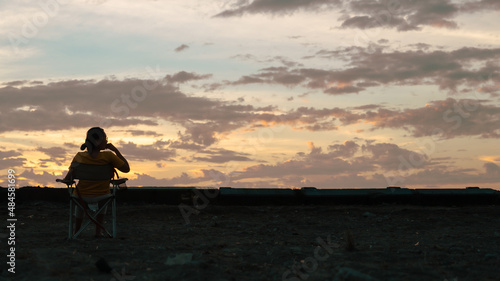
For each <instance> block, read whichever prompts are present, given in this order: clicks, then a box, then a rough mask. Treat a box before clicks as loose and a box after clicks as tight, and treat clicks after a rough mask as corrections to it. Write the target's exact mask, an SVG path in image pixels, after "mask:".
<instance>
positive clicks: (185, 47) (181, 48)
mask: <svg viewBox="0 0 500 281" xmlns="http://www.w3.org/2000/svg"><path fill="white" fill-rule="evenodd" d="M187 49H189V46H188V45H186V44H182V45H180V46H179V47H177V48H175V50H174V51H176V52H177V53H178V52H182V51H184V50H187Z"/></svg>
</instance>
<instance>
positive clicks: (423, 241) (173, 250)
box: [0, 201, 500, 281]
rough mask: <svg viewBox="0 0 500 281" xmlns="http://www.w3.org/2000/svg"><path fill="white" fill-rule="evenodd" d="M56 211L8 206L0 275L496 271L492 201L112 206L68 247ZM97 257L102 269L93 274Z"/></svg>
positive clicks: (434, 275)
mask: <svg viewBox="0 0 500 281" xmlns="http://www.w3.org/2000/svg"><path fill="white" fill-rule="evenodd" d="M67 208H68V204H64V203H47V202H42V201H38V202H25V203H23V204H22V205H19V206H17V209H16V216H17V219H18V221H17V222H16V230H15V239H16V249H15V250H16V252H15V255H16V264H15V266H16V267H15V271H16V273H15V274H12V273H9V272H8V271H7V269H8V268H9V266H8V265H7V264H6V263H5V262H4V263H2V264H3V265H2V268H1V274H0V279H2V280H3V278H6V279H5V280H47V281H48V280H96V281H97V280H106V281H107V280H294V281H297V280H310V281H313V280H439V281H444V280H449V281H451V280H457V281H462V280H499V276H500V266H499V265H500V210H499V207H498V206H474V207H471V206H470V207H420V206H402V205H379V206H252V207H248V206H233V207H228V206H217V205H209V206H207V207H205V208H203V209H199V210H196V212H195V213H192V214H189V211H194V210H195V209H189V208H186V209H183V212H184V215H183V214H182V212H181V210H180V209H179V206H168V205H124V204H122V205H119V206H118V236H117V238H115V239H106V238H94V236H93V233H94V229H93V227H91V228H90V229H87V230H86V231H85V232H84V233H83V234H82V236H81V237H80V238H78V239H76V240H72V241H68V240H67V223H68V222H67V221H68V210H67ZM4 214H5V213H2V217H6V214H5V215H4ZM188 214H189V215H188ZM186 219H187V220H186ZM4 221H5V220H4ZM188 221H189V223H187V222H188ZM108 224H109V222H108ZM7 230H8V229H7ZM5 231H6V228H4V230H2V232H1V233H0V234H1V236H0V240H1V241H0V243H1V245H3V246H2V249H5V250H4V252H3V256H4V258H5V257H6V255H8V254H9V253H8V246H7V238H8V235H7V234H5V233H6V232H5ZM101 259H104V261H105V263H107V264H108V265H109V266H110V267H112V268H113V269H114V271H112V272H110V273H106V272H103V271H101V270H99V269H98V267H97V266H96V262H98V261H99V260H101ZM102 262H103V261H102V260H101V263H102Z"/></svg>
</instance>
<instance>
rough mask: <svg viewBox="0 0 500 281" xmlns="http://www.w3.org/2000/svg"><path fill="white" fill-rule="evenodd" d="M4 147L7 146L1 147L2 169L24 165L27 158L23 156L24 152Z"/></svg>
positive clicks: (0, 162) (0, 167) (0, 168)
mask: <svg viewBox="0 0 500 281" xmlns="http://www.w3.org/2000/svg"><path fill="white" fill-rule="evenodd" d="M3 149H5V147H0V170H3V169H14V168H17V167H22V166H24V163H25V162H26V161H27V159H26V158H22V157H21V156H22V153H20V152H18V151H15V150H3Z"/></svg>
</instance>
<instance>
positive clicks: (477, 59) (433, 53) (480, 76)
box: [227, 45, 500, 95]
mask: <svg viewBox="0 0 500 281" xmlns="http://www.w3.org/2000/svg"><path fill="white" fill-rule="evenodd" d="M316 56H317V57H318V58H322V59H325V58H327V59H335V60H339V59H340V60H344V61H346V66H345V67H344V68H341V69H317V68H301V67H286V66H280V67H267V68H263V69H261V70H259V72H258V73H256V74H252V75H245V76H242V77H241V78H240V79H238V80H236V81H233V82H228V83H227V84H228V85H241V84H256V83H266V84H278V85H283V86H286V87H299V86H300V87H306V88H310V89H321V90H323V92H324V93H326V94H331V95H340V94H350V93H359V92H361V91H363V90H366V89H368V88H370V87H376V86H380V85H429V84H430V85H436V86H439V87H440V88H441V89H443V90H448V91H450V92H453V93H456V92H457V91H460V90H465V91H475V90H477V89H479V90H481V91H484V92H488V93H490V94H491V95H495V94H500V88H499V87H498V86H497V85H496V83H499V82H500V64H498V60H499V59H500V48H492V49H485V48H468V47H465V48H460V49H457V50H452V51H442V50H428V51H425V50H423V49H421V48H420V49H417V50H407V51H390V50H384V47H383V46H381V45H374V47H372V48H360V47H348V48H344V49H338V50H331V51H329V50H320V51H318V52H317V53H316Z"/></svg>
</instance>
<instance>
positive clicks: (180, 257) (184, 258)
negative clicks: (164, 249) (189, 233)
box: [165, 253, 193, 265]
mask: <svg viewBox="0 0 500 281" xmlns="http://www.w3.org/2000/svg"><path fill="white" fill-rule="evenodd" d="M192 260H193V254H192V253H180V254H175V255H170V256H169V257H168V258H167V261H166V262H165V265H182V264H188V263H191V261H192Z"/></svg>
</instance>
